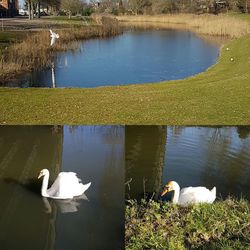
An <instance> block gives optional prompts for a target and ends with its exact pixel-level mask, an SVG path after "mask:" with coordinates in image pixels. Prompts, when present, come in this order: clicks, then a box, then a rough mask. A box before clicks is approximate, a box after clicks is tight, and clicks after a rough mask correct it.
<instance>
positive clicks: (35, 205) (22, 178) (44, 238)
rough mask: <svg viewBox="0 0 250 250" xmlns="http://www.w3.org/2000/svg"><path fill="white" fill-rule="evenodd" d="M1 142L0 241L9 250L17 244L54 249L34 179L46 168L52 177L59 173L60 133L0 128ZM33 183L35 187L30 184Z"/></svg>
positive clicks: (51, 226)
mask: <svg viewBox="0 0 250 250" xmlns="http://www.w3.org/2000/svg"><path fill="white" fill-rule="evenodd" d="M56 131H57V132H56ZM0 141H1V142H2V144H1V148H0V175H1V179H0V195H1V209H0V214H1V216H0V239H2V240H4V241H5V242H7V243H8V248H9V249H10V248H12V249H15V248H18V247H19V246H20V245H25V247H26V248H27V249H28V248H30V249H32V248H33V249H34V248H36V249H39V248H41V249H44V247H45V245H46V248H45V249H53V245H54V244H53V242H54V238H55V229H54V227H55V224H54V223H51V218H49V216H48V215H46V214H45V213H44V211H43V206H42V203H41V197H40V191H38V193H37V187H36V186H38V185H39V189H38V190H40V187H41V186H40V184H41V183H39V182H38V180H37V176H38V174H39V171H40V170H41V169H43V168H48V169H49V170H50V172H51V175H52V178H53V176H55V175H57V174H58V172H59V171H60V167H61V159H62V145H63V143H62V141H63V133H62V130H60V129H58V128H57V129H56V130H55V127H53V126H34V127H29V126H27V127H25V126H17V127H1V128H0ZM34 180H35V181H36V185H35V186H34V185H30V182H31V181H32V182H34ZM54 211H55V213H56V210H54ZM53 216H55V215H53ZM52 221H53V220H52ZM24 228H25V230H24ZM12 235H15V241H13V240H12ZM2 240H0V241H2ZM1 247H3V248H4V246H1Z"/></svg>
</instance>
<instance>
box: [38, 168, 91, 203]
mask: <svg viewBox="0 0 250 250" xmlns="http://www.w3.org/2000/svg"><path fill="white" fill-rule="evenodd" d="M42 176H43V182H42V188H41V194H42V196H43V197H49V198H52V199H72V198H73V197H75V196H80V195H82V194H83V193H84V192H85V191H86V190H87V189H88V188H89V187H90V185H91V182H89V183H88V184H85V185H84V184H82V183H81V180H80V179H79V178H78V177H77V176H76V173H74V172H61V173H59V174H58V176H57V178H56V180H55V181H54V183H53V184H52V185H51V187H50V188H49V189H48V184H49V170H48V169H43V170H41V172H40V174H39V176H38V179H39V178H41V177H42Z"/></svg>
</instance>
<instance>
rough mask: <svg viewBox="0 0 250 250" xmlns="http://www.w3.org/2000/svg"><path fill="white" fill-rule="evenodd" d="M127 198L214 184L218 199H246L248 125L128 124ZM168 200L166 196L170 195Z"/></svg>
mask: <svg viewBox="0 0 250 250" xmlns="http://www.w3.org/2000/svg"><path fill="white" fill-rule="evenodd" d="M125 131H126V147H125V150H126V182H129V185H127V186H126V196H127V198H135V199H141V198H142V197H144V196H145V194H146V195H147V194H149V195H152V194H155V197H156V198H157V196H158V194H159V193H160V192H161V191H162V188H163V186H164V185H165V184H166V183H167V182H168V181H171V180H175V181H177V182H178V183H179V185H180V186H181V187H187V186H206V187H207V188H209V189H212V188H213V187H214V186H216V187H217V197H221V198H226V197H228V196H229V195H232V196H234V197H237V198H240V197H244V198H246V199H248V200H250V192H249V190H250V126H247V127H179V126H174V127H173V126H167V127H165V126H127V127H126V130H125ZM168 198H170V197H168Z"/></svg>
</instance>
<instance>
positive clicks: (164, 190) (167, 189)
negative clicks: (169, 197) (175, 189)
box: [161, 185, 171, 196]
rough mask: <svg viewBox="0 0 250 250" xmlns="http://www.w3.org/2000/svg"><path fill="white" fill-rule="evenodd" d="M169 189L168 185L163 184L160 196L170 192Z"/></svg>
mask: <svg viewBox="0 0 250 250" xmlns="http://www.w3.org/2000/svg"><path fill="white" fill-rule="evenodd" d="M170 191H171V190H170V187H169V186H168V185H167V186H165V187H164V189H163V191H162V193H161V196H163V195H165V194H167V193H168V192H170Z"/></svg>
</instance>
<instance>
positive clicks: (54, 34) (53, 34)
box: [49, 30, 59, 46]
mask: <svg viewBox="0 0 250 250" xmlns="http://www.w3.org/2000/svg"><path fill="white" fill-rule="evenodd" d="M49 31H50V37H51V40H50V46H52V45H53V44H54V43H55V42H56V39H58V38H59V35H58V34H57V33H55V32H53V31H52V30H49Z"/></svg>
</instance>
